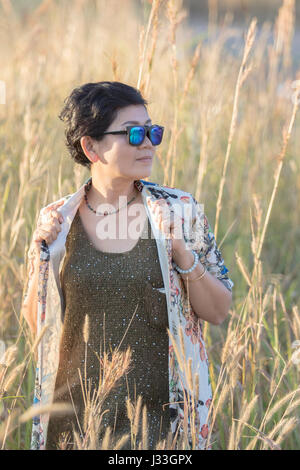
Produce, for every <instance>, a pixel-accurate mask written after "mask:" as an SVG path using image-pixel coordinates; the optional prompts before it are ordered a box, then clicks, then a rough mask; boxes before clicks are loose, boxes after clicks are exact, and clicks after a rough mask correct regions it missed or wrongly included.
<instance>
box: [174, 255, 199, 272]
mask: <svg viewBox="0 0 300 470" xmlns="http://www.w3.org/2000/svg"><path fill="white" fill-rule="evenodd" d="M191 251H192V253H193V255H194V264H193V266H191V267H190V269H181V268H180V267H179V266H178V265H177V264H176V263H175V262H174V261H173V265H174V268H175V269H176V271H178V272H179V273H180V274H187V273H190V272H192V271H193V270H194V269H195V267H196V266H197V264H198V262H199V256H198V253H196V251H194V250H191Z"/></svg>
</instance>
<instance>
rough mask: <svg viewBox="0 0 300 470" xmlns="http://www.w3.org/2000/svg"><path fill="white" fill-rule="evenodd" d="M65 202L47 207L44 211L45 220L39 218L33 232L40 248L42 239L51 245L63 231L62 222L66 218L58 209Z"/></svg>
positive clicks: (36, 243) (34, 239)
mask: <svg viewBox="0 0 300 470" xmlns="http://www.w3.org/2000/svg"><path fill="white" fill-rule="evenodd" d="M64 202H65V201H60V202H58V203H56V204H53V205H51V206H49V207H47V208H46V209H45V210H44V213H43V217H42V219H43V220H41V219H40V218H39V220H38V222H37V228H36V230H35V231H34V233H33V242H34V243H35V245H36V246H37V247H38V248H40V246H41V243H42V240H45V242H46V243H47V245H50V244H51V243H53V242H54V241H55V240H56V239H57V237H58V234H59V232H60V231H61V226H60V224H62V223H63V221H64V218H63V216H62V215H61V214H60V213H59V212H58V211H57V210H56V209H58V207H60V206H61V205H62V204H63V203H64Z"/></svg>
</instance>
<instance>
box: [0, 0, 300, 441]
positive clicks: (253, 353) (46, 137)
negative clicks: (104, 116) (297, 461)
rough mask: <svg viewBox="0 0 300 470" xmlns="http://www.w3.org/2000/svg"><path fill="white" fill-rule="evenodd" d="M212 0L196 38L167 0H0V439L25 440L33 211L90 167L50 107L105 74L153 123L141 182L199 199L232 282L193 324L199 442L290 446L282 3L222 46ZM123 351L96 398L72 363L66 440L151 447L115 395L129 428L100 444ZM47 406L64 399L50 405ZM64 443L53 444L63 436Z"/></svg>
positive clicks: (291, 105) (288, 6) (294, 379)
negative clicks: (213, 315) (106, 402)
mask: <svg viewBox="0 0 300 470" xmlns="http://www.w3.org/2000/svg"><path fill="white" fill-rule="evenodd" d="M209 4H210V8H211V10H210V15H209V24H208V35H207V36H202V35H199V36H198V35H196V34H195V33H193V32H192V31H191V30H190V28H189V24H188V21H187V19H188V11H186V8H185V4H184V2H182V1H179V0H177V1H175V0H153V1H152V2H151V1H146V0H145V1H140V2H137V1H136V2H135V1H130V0H126V2H123V3H122V5H124V8H120V2H119V1H117V0H111V1H110V2H105V1H104V0H95V1H89V0H76V1H75V0H74V2H72V5H73V8H72V9H71V10H70V9H69V2H68V1H60V2H55V1H54V0H44V1H42V2H40V3H39V4H38V6H36V7H35V8H31V9H28V10H27V12H26V13H24V12H23V13H22V14H21V13H20V11H19V10H18V8H17V5H16V2H12V1H10V0H1V2H0V7H1V15H0V36H1V41H0V44H1V46H0V55H1V76H0V80H3V81H5V83H6V92H7V95H6V104H5V105H0V119H1V121H0V122H1V126H0V142H1V146H0V149H1V150H0V162H1V175H0V178H1V201H0V227H1V231H0V243H1V251H0V255H1V265H0V299H1V300H0V302H1V303H0V305H1V310H0V311H1V335H0V339H1V340H2V343H1V345H2V349H3V347H4V346H5V348H6V351H5V356H4V358H2V364H1V369H0V406H1V409H0V413H1V424H0V441H1V447H2V448H3V449H24V448H29V445H30V431H31V422H30V417H31V416H32V413H33V411H32V409H31V404H32V397H33V385H34V384H33V381H34V365H35V363H34V357H35V352H36V347H37V344H38V342H39V340H40V338H37V339H36V341H35V342H34V343H33V342H32V339H31V336H30V333H29V330H28V327H27V325H26V324H25V322H24V321H23V319H21V318H20V303H21V297H22V290H23V287H24V282H25V279H26V272H27V261H28V260H27V259H26V257H25V254H26V253H27V251H28V246H29V241H30V238H31V233H32V231H33V229H34V226H35V222H36V217H37V213H38V210H39V209H40V208H41V207H42V206H44V205H46V204H47V203H48V202H50V201H52V200H55V199H58V198H59V197H60V196H62V195H64V194H68V193H70V192H72V191H74V190H75V189H76V188H77V187H78V185H79V184H81V182H82V181H83V179H84V178H86V177H87V176H88V175H87V174H86V170H85V169H84V168H83V167H78V166H77V167H75V166H74V165H73V163H72V161H70V159H69V157H68V156H67V154H66V150H65V147H64V139H63V129H62V127H61V123H60V122H59V120H58V118H57V115H58V113H59V110H60V108H61V106H62V102H63V99H64V98H65V96H66V95H67V94H68V93H69V92H70V90H71V89H72V88H73V87H75V86H77V85H78V84H81V83H84V82H88V81H100V80H110V79H111V80H120V81H124V82H127V83H129V84H132V85H134V86H138V88H139V89H141V91H142V92H143V93H144V94H145V96H146V98H147V99H148V100H149V102H150V105H149V113H150V115H151V116H152V118H153V119H154V121H156V122H158V123H162V124H163V125H165V127H166V136H165V139H164V142H163V144H162V145H161V147H160V148H159V150H158V151H157V153H156V154H157V161H156V162H155V166H154V169H153V174H152V176H151V180H154V181H158V182H160V183H163V184H167V185H171V186H178V187H181V188H182V189H185V190H187V191H189V192H191V193H193V194H195V196H196V198H197V199H199V200H200V201H201V202H203V203H204V204H205V211H206V213H207V215H208V218H209V220H210V222H211V225H212V227H214V231H215V235H216V238H217V242H218V245H219V248H220V249H221V250H222V254H223V257H224V259H225V264H226V265H227V266H228V267H229V270H230V271H229V272H230V276H231V278H232V279H233V280H234V282H235V286H234V293H233V299H234V301H233V305H232V308H231V310H230V314H229V317H228V320H227V321H226V322H224V323H223V324H222V325H221V326H219V327H212V326H211V325H210V324H208V323H206V324H205V328H204V337H205V341H206V346H207V351H208V356H209V367H210V376H211V384H212V389H213V403H212V406H211V408H210V420H211V423H212V425H211V427H210V430H209V435H208V444H211V445H212V448H213V449H249V450H252V449H297V448H299V445H300V437H299V433H298V431H297V429H298V427H299V419H298V415H299V404H300V397H299V391H300V387H299V383H300V381H299V378H300V375H299V364H298V362H299V361H298V356H297V352H298V350H297V347H298V346H297V345H298V343H296V342H295V340H300V315H299V300H298V299H299V297H298V292H299V289H300V282H299V275H298V273H299V268H300V266H299V259H300V256H299V255H300V252H299V243H297V241H298V240H299V226H300V224H299V222H300V221H299V210H298V202H299V190H300V179H299V174H300V173H299V165H300V159H299V132H297V130H299V113H297V112H298V100H299V89H297V83H298V82H296V80H299V79H300V74H298V76H293V75H292V72H291V61H292V57H291V55H290V52H291V41H292V38H293V29H292V26H293V24H294V2H292V1H288V0H285V1H283V2H282V6H281V8H280V10H279V11H278V16H277V20H276V21H275V22H274V23H270V22H268V23H264V24H263V25H261V27H260V29H259V31H258V26H257V21H256V19H255V18H253V19H252V21H251V22H250V23H249V24H247V25H245V28H244V32H245V34H244V43H243V45H242V46H239V43H236V44H237V46H236V50H235V53H234V54H233V53H231V50H230V49H229V48H228V44H229V42H230V41H234V40H235V39H238V38H237V36H238V32H237V30H236V29H235V28H234V27H233V26H232V20H233V18H232V16H231V15H230V14H228V15H226V16H225V17H224V18H219V20H218V21H219V22H218V24H216V20H217V16H218V15H217V14H216V2H209ZM125 6H126V7H125ZM116 9H117V11H118V15H116V14H115V11H116ZM258 32H259V34H258ZM287 32H288V34H287ZM214 214H216V215H215V220H213V218H214ZM131 313H132V312H129V315H130V314H131ZM42 334H43V332H42ZM181 334H182V332H181ZM87 335H88V324H86V329H85V339H87ZM124 354H125V353H124V351H123V352H121V351H118V350H117V351H115V355H114V356H113V357H112V359H111V360H108V358H106V361H105V367H104V371H103V373H104V377H108V376H109V375H107V373H108V372H109V371H112V370H114V374H113V375H112V374H110V377H113V380H112V381H111V382H109V381H105V380H104V382H101V383H100V384H99V390H98V391H99V393H98V394H97V396H91V394H90V393H89V388H88V384H87V383H86V381H85V377H82V389H83V393H84V397H85V398H84V399H85V403H86V416H85V418H86V419H85V429H84V431H85V436H84V438H82V437H81V436H79V435H78V434H75V436H74V438H75V448H78V449H79V448H80V449H91V448H100V449H108V448H115V449H119V448H122V446H123V445H124V444H125V443H126V442H128V441H129V440H130V442H131V445H132V448H139V449H141V448H142V449H146V448H147V447H148V429H147V426H148V423H147V413H146V408H145V406H144V405H143V402H142V398H141V397H138V399H137V401H136V402H135V403H132V402H131V401H128V402H127V409H128V425H129V427H128V430H129V432H128V435H127V436H126V435H125V436H123V437H122V438H121V440H119V441H116V440H115V439H114V436H113V433H112V430H111V429H108V430H107V431H106V434H105V437H104V439H103V441H102V442H101V443H98V442H97V435H98V433H99V430H100V429H101V426H102V422H101V419H102V416H103V413H104V412H105V410H104V409H103V398H104V396H107V394H108V393H110V391H111V390H112V389H113V387H117V385H118V377H120V374H121V375H122V374H123V373H125V371H126V370H127V366H128V367H129V365H130V354H129V352H128V353H127V355H126V354H125V356H124ZM176 355H177V358H178V361H179V363H180V365H181V368H182V370H183V371H184V372H185V374H186V377H187V379H188V383H189V385H190V386H189V394H190V397H189V398H193V396H194V394H195V392H197V387H199V386H201V383H199V378H198V377H191V374H190V364H189V358H186V357H185V355H184V351H182V348H181V350H180V349H179V350H177V351H176ZM124 357H125V359H124ZM105 374H106V375H105ZM191 402H193V400H192V401H191ZM186 409H187V411H188V413H190V416H191V420H192V422H193V423H194V426H193V431H192V437H193V442H195V435H196V433H197V432H199V430H198V429H197V423H196V420H195V419H194V418H195V417H194V416H193V409H190V400H188V403H186ZM48 411H49V409H46V410H41V412H48ZM52 411H53V413H62V412H63V413H66V412H68V411H70V410H68V409H67V408H64V406H63V405H61V406H58V405H56V407H54V408H53V410H52ZM138 435H139V436H140V441H139V443H138V440H137V436H138ZM66 445H67V440H65V441H63V442H61V448H62V449H64V448H66ZM176 445H177V447H178V448H179V449H180V448H182V449H184V448H185V445H186V435H185V433H184V434H183V436H177V438H176V439H175V440H174V439H173V440H172V438H171V436H170V435H169V436H168V438H167V439H166V440H164V441H162V442H160V443H158V444H157V448H160V449H163V448H165V449H174V448H175V446H176Z"/></svg>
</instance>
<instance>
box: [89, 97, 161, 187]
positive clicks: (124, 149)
mask: <svg viewBox="0 0 300 470" xmlns="http://www.w3.org/2000/svg"><path fill="white" fill-rule="evenodd" d="M132 124H140V125H149V126H150V125H152V124H154V123H152V122H151V119H150V117H149V115H148V112H147V110H146V108H145V107H144V106H143V105H130V106H127V107H126V108H122V109H120V110H119V112H118V114H117V117H116V119H115V120H114V121H113V122H112V124H111V125H110V126H109V127H108V128H107V129H106V132H110V131H121V130H126V126H129V125H132ZM93 143H94V149H95V151H96V153H97V155H98V158H97V159H96V161H94V163H93V171H94V170H96V169H97V168H98V167H99V171H101V174H102V175H103V172H104V173H105V174H106V175H107V176H112V177H118V176H123V177H128V178H130V179H131V178H132V179H139V178H145V177H147V176H150V174H151V170H152V164H153V158H154V153H155V146H154V145H152V143H151V141H150V140H149V138H148V137H147V136H146V137H145V140H144V142H143V143H142V144H141V145H139V146H133V145H130V144H129V143H128V135H126V134H108V135H105V136H104V138H103V139H102V140H101V141H100V142H97V141H93ZM142 157H150V158H151V159H150V160H148V161H146V160H144V161H143V160H139V159H141V158H142Z"/></svg>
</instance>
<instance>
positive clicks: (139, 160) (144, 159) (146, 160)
mask: <svg viewBox="0 0 300 470" xmlns="http://www.w3.org/2000/svg"><path fill="white" fill-rule="evenodd" d="M138 162H152V158H150V157H145V158H138Z"/></svg>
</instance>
